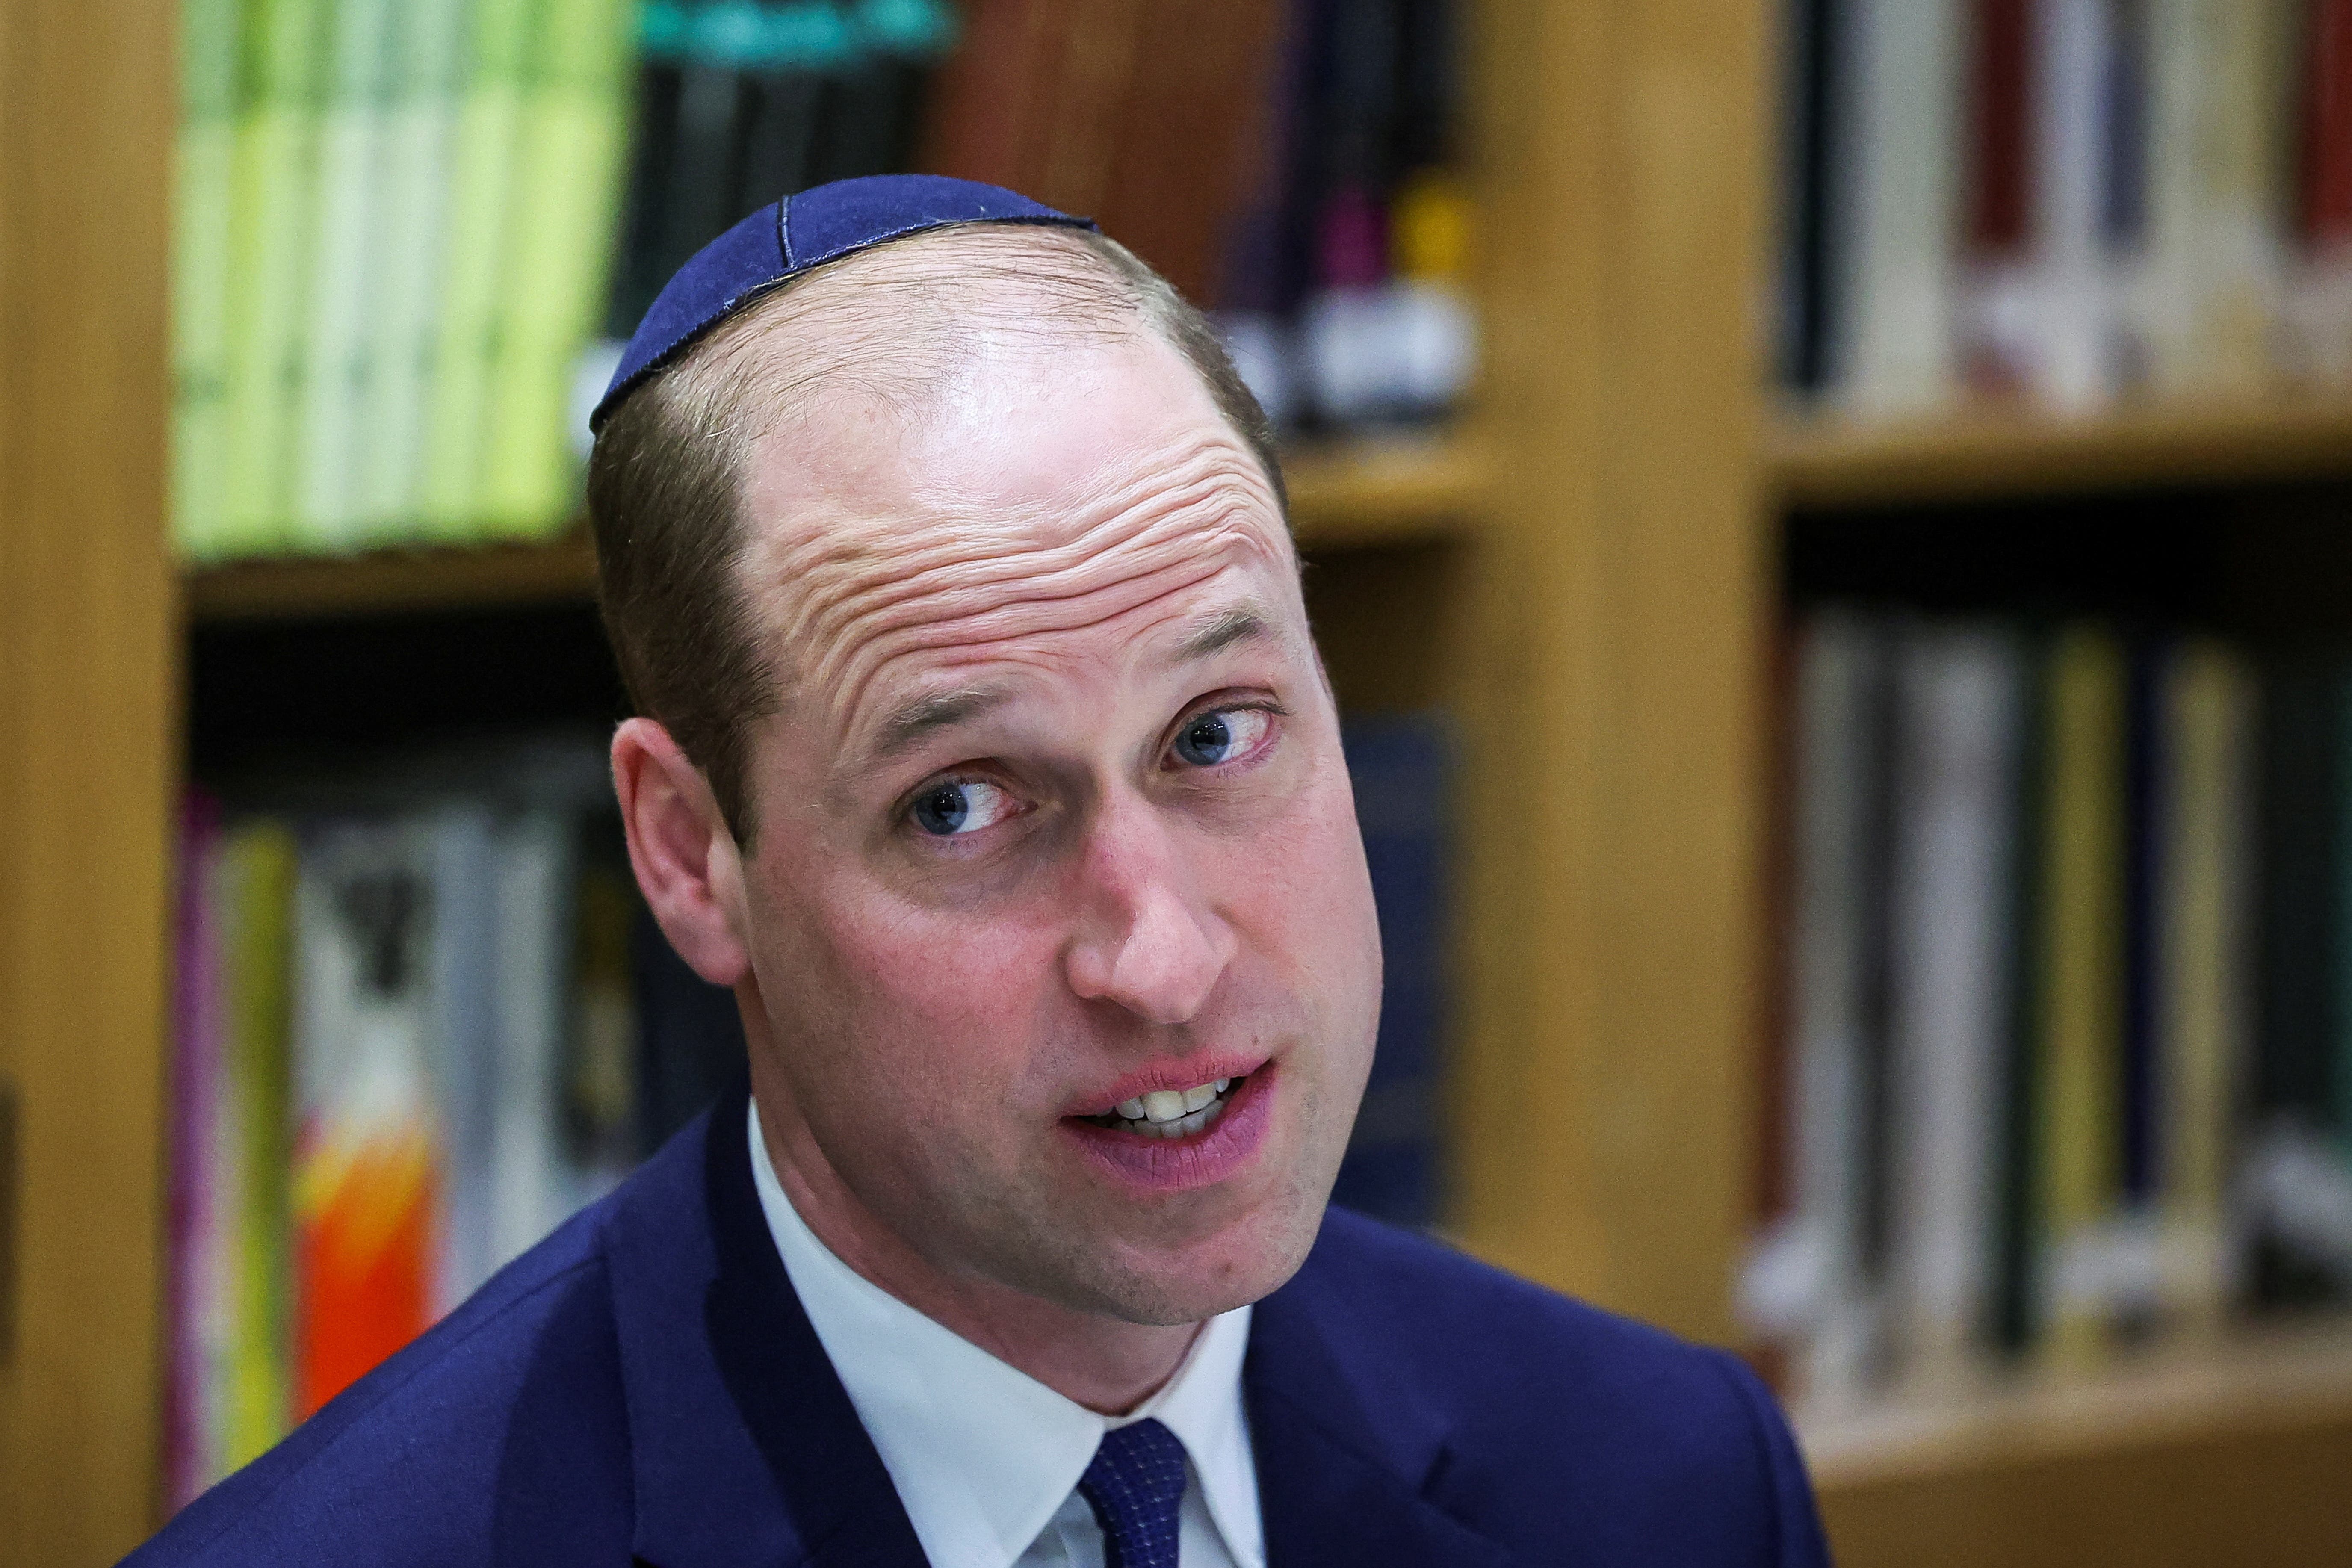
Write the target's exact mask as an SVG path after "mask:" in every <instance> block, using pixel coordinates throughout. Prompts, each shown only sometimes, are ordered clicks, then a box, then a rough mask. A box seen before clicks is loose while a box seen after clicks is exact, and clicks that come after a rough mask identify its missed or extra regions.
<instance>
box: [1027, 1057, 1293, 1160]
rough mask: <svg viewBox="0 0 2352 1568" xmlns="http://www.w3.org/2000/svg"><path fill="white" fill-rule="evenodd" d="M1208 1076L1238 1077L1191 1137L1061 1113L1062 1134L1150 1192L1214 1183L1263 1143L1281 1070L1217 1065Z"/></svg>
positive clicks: (1267, 1065)
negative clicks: (1231, 1069) (1220, 1107)
mask: <svg viewBox="0 0 2352 1568" xmlns="http://www.w3.org/2000/svg"><path fill="white" fill-rule="evenodd" d="M1188 1070H1189V1069H1188ZM1213 1077H1217V1078H1228V1077H1236V1078H1240V1079H1242V1081H1241V1082H1240V1084H1238V1085H1237V1086H1235V1088H1234V1091H1233V1098H1232V1099H1230V1100H1226V1101H1225V1109H1224V1112H1223V1114H1222V1115H1220V1116H1219V1117H1218V1118H1217V1120H1216V1121H1215V1123H1214V1124H1213V1125H1212V1126H1210V1127H1209V1128H1208V1129H1207V1130H1206V1131H1201V1132H1196V1133H1194V1134H1193V1135H1192V1137H1190V1138H1176V1139H1169V1138H1154V1137H1150V1136H1148V1135H1146V1134H1144V1133H1141V1132H1129V1131H1124V1130H1122V1129H1119V1128H1113V1127H1097V1126H1096V1125H1095V1124H1094V1123H1093V1122H1091V1121H1083V1120H1080V1119H1079V1118H1077V1117H1065V1118H1064V1119H1063V1121H1062V1132H1063V1135H1064V1136H1066V1137H1068V1138H1070V1139H1073V1140H1075V1141H1076V1143H1077V1146H1078V1148H1079V1150H1080V1152H1082V1153H1083V1154H1085V1155H1086V1157H1087V1158H1088V1159H1089V1160H1091V1161H1093V1162H1094V1163H1095V1164H1096V1165H1097V1167H1098V1168H1100V1169H1102V1170H1104V1171H1106V1172H1108V1173H1109V1174H1110V1175H1111V1176H1113V1177H1114V1178H1116V1179H1117V1180H1118V1181H1119V1182H1120V1183H1122V1184H1125V1185H1128V1186H1130V1187H1136V1188H1139V1189H1141V1190H1143V1191H1145V1192H1152V1193H1181V1192H1191V1191H1192V1190H1194V1189H1196V1188H1200V1187H1210V1186H1214V1185H1216V1184H1218V1183H1219V1182H1223V1181H1226V1180H1229V1179H1230V1178H1232V1177H1233V1176H1234V1175H1236V1174H1238V1173H1240V1172H1241V1171H1242V1169H1243V1168H1244V1166H1246V1165H1247V1164H1248V1163H1250V1161H1251V1160H1252V1158H1254V1157H1255V1155H1256V1153H1257V1152H1258V1150H1259V1149H1260V1148H1262V1147H1264V1145H1265V1136H1266V1130H1267V1128H1268V1127H1269V1125H1270V1124H1271V1123H1272V1121H1273V1120H1274V1089H1275V1084H1276V1080H1277V1079H1279V1077H1280V1071H1279V1069H1278V1068H1276V1066H1275V1064H1274V1063H1272V1062H1266V1063H1265V1064H1263V1065H1261V1066H1260V1067H1259V1068H1257V1069H1256V1070H1255V1071H1254V1072H1248V1073H1246V1074H1243V1073H1226V1072H1223V1071H1220V1072H1218V1073H1216V1074H1214V1075H1213ZM1188 1081H1190V1082H1193V1083H1198V1082H1199V1081H1201V1080H1200V1079H1190V1080H1188ZM1150 1087H1154V1088H1165V1087H1171V1086H1168V1085H1164V1084H1161V1085H1153V1086H1150ZM1112 1103H1113V1104H1114V1105H1115V1104H1117V1103H1118V1101H1116V1100H1114V1101H1112Z"/></svg>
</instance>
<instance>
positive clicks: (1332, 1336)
mask: <svg viewBox="0 0 2352 1568" xmlns="http://www.w3.org/2000/svg"><path fill="white" fill-rule="evenodd" d="M744 1114H745V1110H744V1091H743V1090H742V1089H740V1088H739V1089H737V1090H736V1091H735V1092H734V1093H733V1094H732V1095H730V1096H729V1097H728V1098H727V1099H725V1100H722V1101H721V1103H720V1104H719V1106H718V1107H717V1108H716V1109H715V1110H713V1111H711V1112H709V1113H706V1114H705V1115H704V1116H703V1117H702V1118H701V1119H699V1120H698V1121H696V1122H695V1123H694V1125H692V1126H691V1127H689V1128H688V1130H687V1131H684V1132H682V1133H680V1134H679V1135H678V1137H677V1139H676V1140H674V1141H673V1142H671V1143H670V1144H669V1145H668V1146H667V1148H665V1149H664V1150H663V1151H662V1152H660V1153H659V1154H657V1155H656V1156H655V1157H654V1159H653V1160H652V1161H650V1162H648V1163H647V1164H646V1166H645V1168H644V1169H642V1170H641V1171H640V1172H638V1173H637V1174H636V1175H635V1176H634V1177H632V1178H631V1179H630V1180H629V1181H628V1182H627V1183H626V1184H624V1185H623V1186H622V1187H621V1188H620V1189H619V1190H618V1191H617V1192H615V1193H614V1194H612V1195H611V1196H610V1197H608V1198H606V1199H605V1200H604V1201H603V1202H601V1203H599V1204H596V1205H593V1207H591V1208H588V1209H586V1210H584V1211H583V1212H582V1213H581V1214H580V1215H578V1216H576V1217H575V1218H573V1219H572V1220H571V1221H570V1222H569V1223H567V1224H565V1225H564V1226H562V1228H561V1229H559V1230H557V1231H556V1232H555V1234H554V1235H553V1236H551V1237H549V1238H548V1239H547V1240H546V1241H545V1242H543V1243H541V1245H540V1246H538V1247H535V1248H533V1249H532V1250H531V1251H530V1252H529V1253H527V1254H526V1255H524V1256H523V1257H522V1258H520V1259H518V1260H517V1261H516V1262H515V1263H514V1264H512V1265H511V1266H510V1267H509V1268H506V1269H505V1270H504V1271H503V1272H501V1273H500V1274H499V1276H498V1278H496V1279H493V1280H492V1281H491V1282H490V1283H489V1284H488V1286H486V1287H484V1288H483V1289H482V1290H481V1292H480V1293H479V1294H478V1295H477V1296H475V1297H474V1298H473V1299H472V1300H469V1301H467V1303H466V1304H465V1305H464V1306H463V1307H461V1308H459V1309H458V1310H457V1311H456V1312H454V1313H452V1314H451V1315H450V1316H449V1317H448V1318H447V1319H446V1320H445V1321H443V1322H442V1323H441V1324H440V1325H439V1326H438V1327H436V1328H435V1329H434V1330H433V1331H431V1332H429V1333H427V1334H425V1336H424V1337H423V1338H422V1339H420V1340H418V1341H417V1342H415V1344H413V1345H411V1346H410V1347H409V1348H408V1349H406V1350H404V1351H403V1352H400V1353H399V1354H398V1355H396V1356H394V1357H393V1358H392V1359H391V1360H390V1361H388V1362H386V1363H384V1364H383V1366H382V1367H380V1368H379V1369H378V1370H376V1371H375V1372H374V1373H371V1374H370V1375H368V1376H367V1377H365V1378H363V1379H362V1380H361V1381H360V1382H359V1383H357V1384H354V1385H353V1386H352V1388H351V1389H349V1390H348V1391H346V1392H345V1393H344V1394H342V1395H341V1397H339V1398H338V1399H336V1400H335V1401H334V1402H333V1403H331V1404H330V1405H328V1406H327V1407H326V1408H325V1409H324V1410H322V1411H320V1413H319V1414H318V1415H316V1416H314V1417H312V1418H311V1419H310V1421H309V1422H307V1423H305V1424H304V1425H303V1426H302V1427H301V1428H300V1429H299V1430H298V1431H297V1432H295V1433H294V1435H293V1436H290V1437H289V1438H288V1439H287V1440H286V1441H285V1442H284V1443H283V1444H281V1445H279V1446H278V1447H277V1448H276V1449H274V1450H272V1451H271V1452H270V1453H268V1454H267V1455H265V1456H263V1457H262V1458H260V1459H258V1460H257V1461H256V1462H255V1463H253V1464H252V1465H251V1466H249V1467H247V1468H246V1469H244V1470H243V1471H240V1472H239V1473H238V1474H236V1475H235V1476H233V1477H231V1478H229V1479H227V1480H226V1481H224V1482H222V1483H221V1484H220V1485H219V1486H217V1487H215V1488H214V1489H212V1490H211V1491H210V1492H208V1493H206V1494H205V1496H204V1497H202V1498H200V1499H198V1500H196V1501H195V1502H194V1503H192V1504H191V1505H189V1506H188V1507H187V1508H186V1509H184V1510H182V1512H181V1513H180V1515H179V1517H178V1518H176V1519H174V1520H173V1521H172V1522H171V1524H170V1525H168V1526H167V1527H166V1528H165V1529H164V1531H163V1533H162V1534H160V1535H158V1536H157V1537H156V1538H155V1539H154V1540H152V1541H151V1542H148V1543H147V1544H146V1545H145V1546H143V1547H142V1548H141V1549H140V1550H139V1551H138V1552H134V1553H132V1555H131V1558H130V1559H128V1561H129V1562H130V1563H133V1564H136V1565H138V1568H166V1565H175V1564H183V1563H184V1564H206V1565H213V1564H227V1563H240V1564H242V1563H304V1564H310V1563H336V1564H348V1565H360V1564H373V1563H383V1564H394V1563H399V1564H434V1565H436V1568H442V1565H449V1568H461V1565H471V1564H490V1563H499V1564H542V1563H543V1564H548V1565H550V1568H553V1565H556V1564H562V1565H563V1568H593V1565H598V1564H613V1565H614V1568H625V1565H626V1564H629V1563H632V1562H635V1563H648V1564H653V1565H655V1568H755V1565H756V1568H793V1565H795V1564H809V1565H811V1568H921V1565H922V1563H923V1561H924V1560H923V1553H922V1549H921V1548H920V1546H919V1545H918V1544H917V1542H916V1539H915V1534H914V1531H913V1529H912V1528H911V1527H910V1526H909V1525H908V1522H907V1516H906V1512H905V1510H903V1509H902V1508H901V1507H900V1506H899V1503H898V1493H897V1492H896V1490H894V1489H893V1488H892V1486H891V1482H890V1477H889V1474H888V1472H887V1470H885V1469H884V1468H883V1465H882V1461H881V1459H880V1458H879V1457H878V1456H877V1454H876V1452H875V1449H874V1446H873V1444H872V1443H871V1442H870V1441H868V1439H867V1437H866V1431H865V1428H864V1427H863V1426H860V1425H859V1422H858V1419H857V1415H856V1410H855V1409H854V1408H853V1407H852V1406H851V1405H850V1403H849V1397H848V1395H847V1394H845V1392H844V1391H843V1389H842V1385H841V1381H840V1379H839V1378H838V1377H836V1376H835V1373H834V1370H833V1365H832V1363H830V1362H829V1361H828V1360H827V1359H826V1357H825V1353H824V1348H823V1347H822V1346H821V1345H820V1344H819V1342H818V1341H817V1338H816V1334H815V1332H814V1331H813V1330H812V1329H811V1328H810V1326H809V1321H808V1319H807V1317H806V1315H805V1314H804V1313H803V1311H802V1310H801V1307H800V1303H799V1300H797V1298H795V1297H794V1295H793V1289H792V1284H791V1282H790V1280H789V1279H787V1278H786V1276H785V1274H784V1269H783V1265H782V1261H781V1260H780V1259H779V1258H778V1257H777V1254H776V1249H775V1246H774V1243H773V1241H772V1238H771V1237H770V1236H769V1234H768V1229H767V1225H766V1221H765V1219H764V1217H763V1216H762V1215H761V1212H760V1205H759V1199H758V1197H757V1195H756V1194H755V1193H754V1190H753V1188H752V1184H751V1163H750V1160H749V1158H748V1152H747V1151H746V1149H745V1147H744V1140H743V1138H742V1135H741V1132H740V1129H741V1127H742V1125H743V1119H744ZM714 1118H715V1120H714ZM714 1130H715V1131H714ZM1243 1384H1244V1404H1245V1405H1246V1408H1247V1410H1248V1412H1249V1420H1250V1427H1251V1434H1252V1439H1253V1443H1254V1445H1255V1450H1256V1456H1257V1465H1258V1473H1259V1488H1260V1498H1261V1508H1262V1512H1263V1515H1264V1520H1265V1548H1266V1560H1267V1563H1268V1568H1310V1565H1320V1564H1329V1565H1332V1568H1379V1565H1383V1564H1392V1565H1394V1568H1504V1565H1506V1564H1512V1563H1522V1564H1532V1563H1573V1564H1578V1565H1580V1568H1618V1565H1631V1564H1643V1565H1645V1568H1734V1565H1739V1568H1748V1565H1753V1568H1819V1565H1825V1564H1826V1562H1827V1557H1826V1554H1825V1552H1824V1551H1823V1548H1822V1537H1821V1532H1820V1527H1819V1525H1818V1524H1817V1522H1816V1521H1815V1519H1814V1514H1813V1504H1812V1498H1811V1491H1810V1489H1808V1486H1807V1484H1806V1480H1805V1475H1804V1470H1803V1467H1802V1465H1801V1463H1800V1461H1799V1459H1798V1457H1797V1453H1796V1450H1795V1448H1794V1447H1793V1446H1792V1445H1791V1443H1790V1438H1789V1434H1788V1430H1787V1428H1786V1426H1784V1425H1783V1423H1782V1421H1781V1419H1780V1414H1779V1412H1778V1411H1777V1410H1776V1409H1775V1408H1774V1406H1773V1404H1772V1401H1771V1398H1770V1396H1769V1394H1766V1392H1765V1391H1764V1389H1763V1388H1762V1386H1761V1385H1760V1384H1758V1382H1757V1381H1756V1379H1755V1378H1754V1377H1753V1376H1752V1375H1751V1374H1750V1373H1748V1371H1747V1369H1746V1368H1745V1367H1743V1366H1741V1365H1740V1364H1739V1363H1738V1362H1737V1361H1735V1360H1734V1359H1733V1358H1731V1357H1730V1356H1727V1355H1725V1354H1723V1353H1722V1352H1717V1351H1711V1350H1704V1349H1699V1348H1696V1347H1694V1346H1691V1345H1687V1344H1685V1343H1683V1342H1679V1341H1676V1340H1675V1339H1672V1338H1670V1337H1669V1336H1667V1335H1665V1334H1663V1333H1660V1332H1657V1331H1654V1330H1650V1329H1646V1328H1643V1327H1641V1326H1639V1325H1637V1324H1634V1323H1631V1322H1627V1321H1622V1320H1621V1319H1618V1318H1613V1317H1611V1316H1609V1315H1607V1314H1605V1313H1602V1312H1600V1311H1597V1310H1593V1309H1591V1308H1590V1307H1585V1306H1581V1305H1580V1304H1578V1303H1576V1302H1573V1301H1570V1300H1564V1299H1562V1298H1561V1297H1559V1296H1556V1295H1554V1294H1552V1293H1551V1292H1549V1291H1548V1290H1543V1289H1538V1288H1537V1287H1535V1286H1532V1285H1528V1284H1527V1283H1525V1282H1523V1281H1520V1280H1517V1279H1512V1278H1510V1277H1509V1276H1507V1275H1504V1274H1501V1273H1498V1272H1496V1271H1495V1270H1493V1269H1490V1268H1486V1267H1484V1266H1483V1265H1480V1264H1478V1263H1475V1262H1473V1261H1471V1260H1469V1259H1468V1258H1463V1257H1461V1256H1459V1255H1457V1254H1455V1253H1454V1252H1451V1251H1448V1250H1447V1249H1445V1248H1444V1247H1440V1246H1437V1245H1435V1244H1434V1243H1432V1242H1429V1241H1426V1240H1423V1239H1421V1238H1419V1237H1412V1236H1409V1235H1406V1234H1404V1233H1402V1232H1400V1231H1395V1230H1391V1229H1390V1228H1388V1227H1386V1226H1380V1225H1376V1224H1374V1223H1373V1222H1371V1221H1370V1220H1366V1219H1363V1218H1360V1217H1359V1216H1357V1215H1349V1214H1347V1213H1345V1212H1343V1211H1339V1210H1333V1211H1332V1212H1331V1214H1330V1215H1329V1216H1328V1219H1327V1220H1326V1221H1325V1223H1324V1226H1323V1230H1322V1234H1321V1236H1320V1237H1319V1238H1318V1241H1317V1243H1316V1246H1315V1247H1314V1249H1313V1251H1312V1252H1311V1253H1310V1254H1309V1255H1308V1258H1307V1262H1306V1264H1305V1265H1304V1267H1302V1268H1300V1269H1299V1271H1298V1273H1297V1277H1296V1278H1294V1279H1291V1281H1290V1282H1289V1283H1288V1284H1286V1285H1285V1286H1284V1287H1283V1288H1282V1289H1279V1290H1277V1291H1276V1292H1275V1293H1274V1294H1273V1295H1271V1296H1269V1297H1267V1298H1266V1299H1265V1300H1264V1301H1262V1302H1260V1303H1259V1305H1258V1308H1257V1310H1256V1312H1255V1314H1254V1315H1253V1321H1252V1325H1251V1331H1250V1348H1249V1353H1248V1357H1247V1360H1246V1362H1245V1363H1244V1369H1243ZM939 1568H952V1565H950V1564H940V1565H939Z"/></svg>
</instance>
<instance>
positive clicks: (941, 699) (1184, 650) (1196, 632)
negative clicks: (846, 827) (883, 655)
mask: <svg viewBox="0 0 2352 1568" xmlns="http://www.w3.org/2000/svg"><path fill="white" fill-rule="evenodd" d="M1274 635H1275V632H1274V626H1273V623H1272V622H1271V621H1270V620H1269V619H1268V618H1267V616H1265V613H1264V612H1262V611H1260V610H1259V609H1258V608H1257V607H1256V606H1255V605H1234V607H1233V608H1231V609H1224V610H1219V611H1218V612H1216V613H1215V614H1214V615H1213V616H1208V617H1207V618H1206V619H1204V620H1202V622H1201V623H1200V624H1199V625H1198V626H1194V627H1193V628H1192V632H1191V633H1190V634H1189V635H1188V636H1186V637H1185V638H1184V640H1183V641H1182V642H1181V643H1180V644H1178V645H1177V647H1176V651H1175V652H1174V653H1173V654H1172V655H1171V656H1170V658H1169V659H1168V662H1169V663H1170V664H1171V665H1180V664H1191V663H1193V662H1195V661H1196V660H1199V659H1203V658H1209V657H1210V656H1211V655H1213V654H1218V653H1222V652H1223V651H1224V650H1225V649H1227V648H1229V647H1234V646H1235V645H1236V644H1239V643H1244V642H1252V641H1256V640H1259V639H1270V638H1272V637H1274ZM1011 697H1012V693H1011V692H1010V691H1009V690H1007V689H1005V688H1003V687H1002V686H971V687H964V688H962V689H959V690H954V691H933V692H929V693H927V694H926V695H924V696H921V697H917V698H914V699H912V700H908V701H907V702H905V703H902V704H900V705H899V706H898V709H896V710H894V711H892V713H891V714H890V716H889V717H888V718H887V719H885V720H884V721H882V731H881V738H880V740H878V741H877V742H876V743H875V747H874V760H875V761H877V762H888V761H890V760H891V759H893V758H895V757H898V756H901V755H903V754H905V753H906V752H909V751H912V750H913V749H914V748H915V746H916V745H918V744H919V742H922V741H923V739H924V738H925V737H927V736H929V735H933V734H936V733H938V732H939V731H941V730H948V729H952V728H954V727H955V726H956V725H958V724H962V723H967V722H969V721H971V720H974V719H977V718H979V717H980V716H981V715H982V714H983V713H986V712H988V711H989V710H991V709H993V708H997V707H1001V706H1003V704H1004V703H1005V702H1006V701H1007V700H1010V699H1011Z"/></svg>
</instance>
